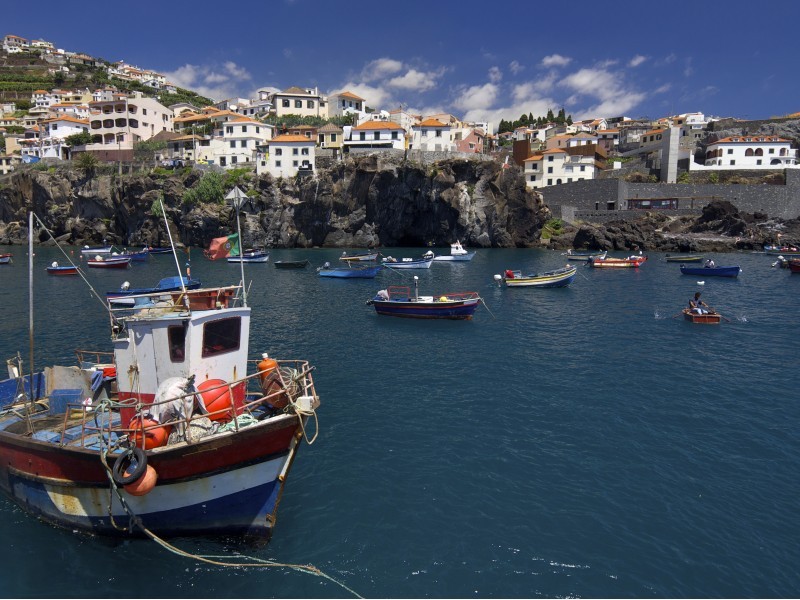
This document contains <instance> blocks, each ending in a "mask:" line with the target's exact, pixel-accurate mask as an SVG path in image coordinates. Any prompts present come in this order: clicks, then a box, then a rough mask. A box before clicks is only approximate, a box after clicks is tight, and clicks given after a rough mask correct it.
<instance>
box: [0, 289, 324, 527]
mask: <svg viewBox="0 0 800 600" xmlns="http://www.w3.org/2000/svg"><path fill="white" fill-rule="evenodd" d="M240 294H241V287H239V286H231V287H216V288H205V289H198V290H189V291H186V292H172V293H170V294H167V295H166V296H165V294H164V293H163V292H160V293H158V294H154V295H153V298H152V302H151V303H149V304H143V305H141V307H140V305H137V307H136V308H135V309H133V310H131V309H130V308H125V309H120V310H118V311H116V310H110V311H109V312H110V316H111V319H110V321H111V330H112V331H111V340H112V344H113V354H111V353H107V356H102V353H91V356H89V353H85V352H82V353H79V364H78V365H77V366H67V367H63V366H61V367H58V366H57V367H49V368H46V369H45V370H44V371H43V372H41V373H37V374H35V375H34V377H33V381H31V377H30V376H29V375H27V376H26V375H21V373H22V372H23V369H22V365H21V364H20V363H19V361H18V362H17V364H16V365H14V364H13V363H12V362H11V361H10V362H9V374H10V375H11V378H10V379H7V380H5V381H2V382H0V490H2V492H4V493H5V495H6V496H8V497H9V498H10V499H11V500H13V501H14V502H16V503H17V504H18V505H19V506H20V507H21V508H22V509H23V510H25V511H27V512H29V513H32V514H34V515H36V516H37V517H40V518H42V519H44V520H46V521H48V522H51V523H54V524H56V525H60V526H63V527H68V528H70V529H75V530H81V531H86V532H92V533H98V534H108V535H116V536H129V535H134V536H135V535H144V534H145V529H146V530H147V532H152V533H154V534H156V535H195V534H225V535H246V536H253V537H257V538H259V539H268V538H269V537H270V535H271V533H272V528H273V526H274V524H275V519H276V510H277V506H278V500H279V499H280V496H281V492H282V489H283V485H284V483H285V482H286V478H287V475H288V472H289V469H290V467H291V465H292V462H293V460H294V458H295V455H296V452H297V449H298V447H299V445H300V443H301V442H302V440H303V439H304V436H305V438H306V440H307V441H309V442H313V439H311V440H308V437H307V435H308V433H309V432H308V429H309V425H310V423H308V421H309V419H312V418H313V419H314V421H315V422H316V412H315V411H316V408H317V407H318V405H319V400H318V396H317V393H316V390H315V388H314V382H313V379H312V376H311V371H312V367H311V366H309V364H308V362H306V361H303V360H292V361H276V360H273V359H271V358H269V357H267V355H263V357H264V358H263V359H262V360H261V362H259V363H258V364H257V365H256V364H255V361H248V355H249V353H250V343H249V342H250V340H249V333H250V312H251V309H250V308H249V307H248V306H246V305H245V304H244V303H243V302H241V301H240ZM21 391H22V394H21V395H20V393H21ZM311 430H312V431H313V432H316V426H314V427H312V428H311ZM314 437H316V434H315V435H314ZM129 525H130V527H129Z"/></svg>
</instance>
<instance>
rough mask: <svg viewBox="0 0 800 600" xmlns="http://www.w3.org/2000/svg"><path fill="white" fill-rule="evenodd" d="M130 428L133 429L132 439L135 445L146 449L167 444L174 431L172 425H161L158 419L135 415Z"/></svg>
mask: <svg viewBox="0 0 800 600" xmlns="http://www.w3.org/2000/svg"><path fill="white" fill-rule="evenodd" d="M128 428H129V429H133V431H132V432H131V433H130V439H131V441H132V442H133V444H134V446H138V447H139V448H144V449H145V450H150V449H151V448H160V447H161V446H165V445H166V443H167V438H169V434H170V432H171V431H172V425H160V426H159V424H158V421H156V420H155V419H150V418H148V417H144V419H143V418H142V417H133V418H132V419H131V422H130V424H129V425H128Z"/></svg>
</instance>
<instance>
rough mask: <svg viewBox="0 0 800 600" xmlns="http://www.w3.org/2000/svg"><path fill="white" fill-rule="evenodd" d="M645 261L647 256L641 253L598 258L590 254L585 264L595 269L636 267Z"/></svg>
mask: <svg viewBox="0 0 800 600" xmlns="http://www.w3.org/2000/svg"><path fill="white" fill-rule="evenodd" d="M645 261H647V257H646V256H642V255H641V254H639V255H636V254H634V255H632V256H628V257H627V258H605V257H604V258H600V257H597V256H591V257H589V261H588V263H587V264H588V265H589V266H590V267H593V268H595V269H637V268H639V266H641V265H642V264H643V263H644V262H645Z"/></svg>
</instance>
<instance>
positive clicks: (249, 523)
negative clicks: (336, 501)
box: [0, 416, 299, 539]
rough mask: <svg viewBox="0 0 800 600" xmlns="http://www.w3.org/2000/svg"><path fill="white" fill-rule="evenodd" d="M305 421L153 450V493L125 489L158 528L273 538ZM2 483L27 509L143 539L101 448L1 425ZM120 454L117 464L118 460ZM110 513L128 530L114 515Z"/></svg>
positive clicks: (74, 525) (67, 523) (63, 522)
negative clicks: (113, 489) (112, 484)
mask: <svg viewBox="0 0 800 600" xmlns="http://www.w3.org/2000/svg"><path fill="white" fill-rule="evenodd" d="M298 424H299V422H298V418H297V417H295V416H292V417H290V418H288V419H286V420H285V421H284V422H283V423H282V426H281V427H278V426H276V425H275V424H268V423H263V424H260V425H256V426H251V427H250V428H247V429H242V430H240V431H239V432H238V433H231V434H230V435H223V436H216V437H214V438H211V439H209V440H208V441H205V440H201V441H200V442H198V443H195V444H192V445H188V444H180V445H179V447H174V448H173V447H171V448H170V449H167V450H166V451H164V452H156V453H154V452H153V451H149V452H148V453H147V455H148V465H150V466H152V467H153V468H154V469H155V470H156V472H157V473H158V482H157V485H156V486H155V488H153V490H152V491H151V492H150V493H148V494H147V495H145V496H133V495H131V494H129V493H127V492H126V491H124V490H120V493H121V494H122V496H123V498H124V499H125V502H126V503H127V504H128V506H129V507H130V508H131V509H132V511H133V512H134V513H135V514H136V515H137V516H138V517H139V518H140V519H141V522H142V524H143V525H144V526H145V527H147V528H148V529H149V530H151V531H152V532H154V533H156V534H158V535H181V534H185V535H190V534H191V535H195V534H226V535H228V534H235V535H247V536H253V537H258V538H261V539H264V538H269V536H270V535H271V530H272V527H273V525H274V522H275V513H276V508H277V505H278V501H279V499H280V493H281V491H282V487H283V483H282V481H281V479H282V478H283V477H285V474H286V472H287V471H288V469H289V468H290V466H291V462H292V460H293V458H294V456H295V451H296V448H297V445H298V444H297V441H298V437H297V434H298ZM0 457H2V459H3V461H2V465H0V490H2V492H3V493H4V494H5V495H7V496H8V497H9V498H10V499H11V500H12V501H14V502H16V503H17V504H18V505H19V506H20V507H21V508H22V509H23V510H25V511H27V512H29V513H31V514H34V515H36V516H37V517H39V518H41V519H43V520H45V521H48V522H50V523H53V524H56V525H59V526H62V527H68V528H71V529H78V530H81V531H85V532H88V533H97V534H103V535H112V536H125V537H127V536H130V535H134V536H140V535H143V532H142V531H141V530H139V529H137V528H135V527H134V528H133V531H130V532H129V531H128V530H127V528H126V527H127V525H128V518H127V513H126V512H125V509H124V508H123V506H122V505H121V503H120V501H119V498H118V497H117V495H116V494H115V493H110V492H109V483H108V477H107V476H106V471H105V469H104V467H103V466H102V463H101V461H100V456H99V453H98V452H96V451H92V450H88V449H83V448H69V447H68V446H67V447H58V446H54V445H53V444H51V443H48V442H39V441H37V440H31V439H24V438H19V436H14V435H9V434H7V433H2V432H0ZM113 461H114V459H113V457H109V463H110V464H111V465H113ZM109 502H111V514H112V516H113V519H115V520H116V522H117V525H120V526H122V527H123V530H122V531H120V530H119V529H117V528H116V527H115V526H114V523H113V520H112V518H110V517H109Z"/></svg>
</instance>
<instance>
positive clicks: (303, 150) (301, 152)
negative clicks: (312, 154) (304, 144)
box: [300, 148, 308, 156]
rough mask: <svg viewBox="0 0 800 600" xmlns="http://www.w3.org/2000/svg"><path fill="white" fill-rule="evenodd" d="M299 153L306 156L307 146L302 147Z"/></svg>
mask: <svg viewBox="0 0 800 600" xmlns="http://www.w3.org/2000/svg"><path fill="white" fill-rule="evenodd" d="M300 154H302V155H303V156H308V148H303V149H302V150H301V151H300Z"/></svg>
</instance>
